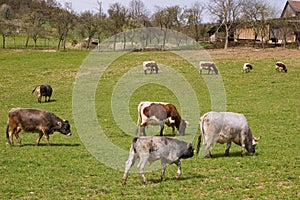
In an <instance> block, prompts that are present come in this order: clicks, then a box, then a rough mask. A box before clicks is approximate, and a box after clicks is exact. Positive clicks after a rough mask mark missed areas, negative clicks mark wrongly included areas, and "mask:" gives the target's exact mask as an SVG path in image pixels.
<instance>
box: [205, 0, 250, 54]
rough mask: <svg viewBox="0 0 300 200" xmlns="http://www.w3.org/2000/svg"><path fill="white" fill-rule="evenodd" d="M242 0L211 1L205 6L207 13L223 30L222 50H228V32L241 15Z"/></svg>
mask: <svg viewBox="0 0 300 200" xmlns="http://www.w3.org/2000/svg"><path fill="white" fill-rule="evenodd" d="M243 1H244V0H211V1H210V2H209V4H207V8H208V11H209V13H210V14H211V15H212V16H214V17H215V18H216V19H217V21H218V22H219V24H220V27H221V26H223V27H224V28H225V44H224V50H227V48H228V38H229V36H230V31H231V28H232V26H233V25H234V23H235V22H236V20H237V19H238V17H239V16H240V15H241V11H242V5H243Z"/></svg>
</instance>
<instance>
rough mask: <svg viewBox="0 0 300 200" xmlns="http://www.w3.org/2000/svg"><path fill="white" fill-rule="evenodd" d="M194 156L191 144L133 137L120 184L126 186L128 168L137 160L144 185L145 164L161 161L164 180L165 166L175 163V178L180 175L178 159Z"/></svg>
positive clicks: (163, 178)
mask: <svg viewBox="0 0 300 200" xmlns="http://www.w3.org/2000/svg"><path fill="white" fill-rule="evenodd" d="M193 156H194V148H193V145H192V144H191V143H187V142H184V141H182V140H179V139H176V138H169V137H160V136H142V137H135V138H134V139H133V141H132V145H131V148H130V151H129V158H128V160H127V161H126V164H125V171H124V175H123V181H122V184H126V179H127V176H128V172H129V170H130V168H131V167H132V166H133V165H134V163H135V160H136V159H137V158H139V159H140V162H139V164H138V168H139V171H140V174H141V176H142V178H143V182H144V183H146V182H147V180H146V177H145V174H144V167H145V164H146V163H147V162H149V163H150V164H151V163H152V162H154V161H156V160H160V161H161V169H162V172H161V180H165V169H166V167H167V165H170V164H172V163H175V164H176V165H177V169H178V170H177V176H176V178H179V177H180V175H181V164H180V159H185V158H191V157H193Z"/></svg>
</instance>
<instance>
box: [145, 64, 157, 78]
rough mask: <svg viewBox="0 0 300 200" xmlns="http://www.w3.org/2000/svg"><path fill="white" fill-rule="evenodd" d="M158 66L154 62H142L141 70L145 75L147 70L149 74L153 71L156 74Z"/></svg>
mask: <svg viewBox="0 0 300 200" xmlns="http://www.w3.org/2000/svg"><path fill="white" fill-rule="evenodd" d="M158 69H159V67H158V65H157V63H156V62H155V61H145V62H143V70H144V72H145V75H146V74H147V70H150V74H152V72H153V71H155V72H156V74H157V73H158Z"/></svg>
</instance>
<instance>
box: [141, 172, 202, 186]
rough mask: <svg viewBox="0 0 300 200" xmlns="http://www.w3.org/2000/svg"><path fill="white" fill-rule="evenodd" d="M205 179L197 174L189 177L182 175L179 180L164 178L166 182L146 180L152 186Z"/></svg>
mask: <svg viewBox="0 0 300 200" xmlns="http://www.w3.org/2000/svg"><path fill="white" fill-rule="evenodd" d="M205 178H207V177H206V176H203V175H200V174H197V175H193V176H189V175H183V176H181V177H180V178H176V176H175V175H174V176H173V177H166V180H164V181H161V180H160V179H159V178H153V179H152V178H149V179H147V183H153V184H158V183H163V182H169V181H170V182H171V181H172V182H178V181H186V180H194V179H195V180H199V179H205Z"/></svg>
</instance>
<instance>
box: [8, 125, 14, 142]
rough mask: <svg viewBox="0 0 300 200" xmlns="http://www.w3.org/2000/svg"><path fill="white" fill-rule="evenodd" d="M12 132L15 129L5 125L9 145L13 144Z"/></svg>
mask: <svg viewBox="0 0 300 200" xmlns="http://www.w3.org/2000/svg"><path fill="white" fill-rule="evenodd" d="M14 132H15V129H13V130H12V129H11V128H10V127H7V139H8V143H9V144H10V146H14V141H13V135H14Z"/></svg>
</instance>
